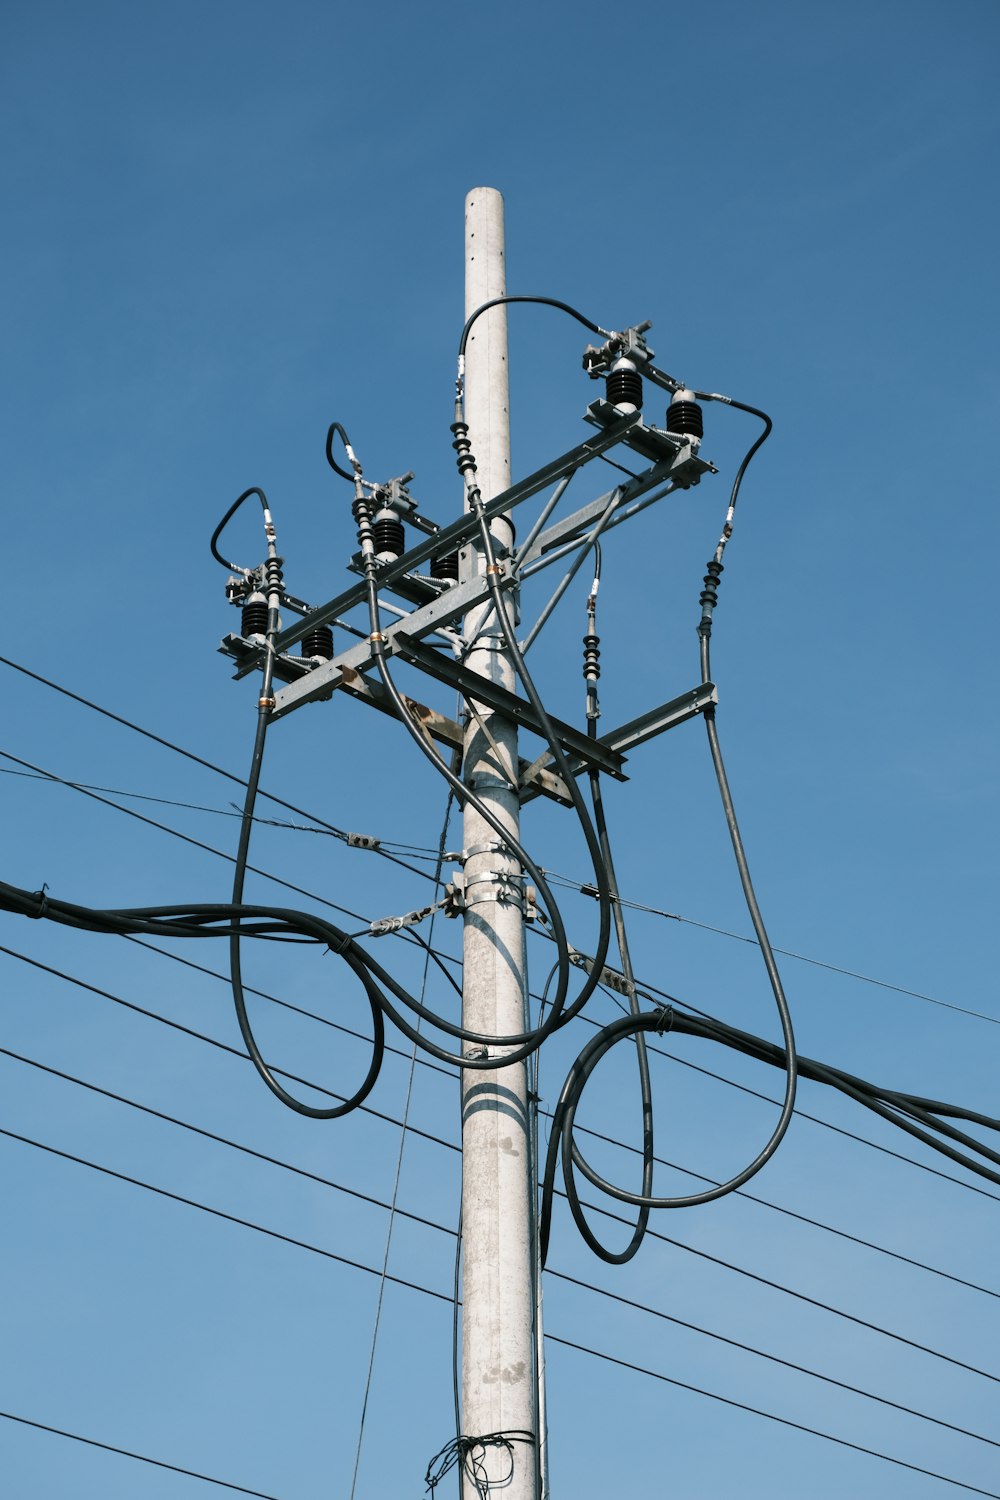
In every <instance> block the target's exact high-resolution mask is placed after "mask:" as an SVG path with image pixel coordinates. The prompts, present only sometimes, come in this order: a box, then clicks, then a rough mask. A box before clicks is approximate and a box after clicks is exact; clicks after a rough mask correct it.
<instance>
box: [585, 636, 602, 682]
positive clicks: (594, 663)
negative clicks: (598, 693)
mask: <svg viewBox="0 0 1000 1500" xmlns="http://www.w3.org/2000/svg"><path fill="white" fill-rule="evenodd" d="M600 657H601V637H600V636H599V635H593V634H592V633H591V632H589V631H588V633H587V634H586V635H585V636H584V638H583V676H584V681H585V682H596V681H597V679H598V678H599V677H600V675H601V661H600Z"/></svg>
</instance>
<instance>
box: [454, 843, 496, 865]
mask: <svg viewBox="0 0 1000 1500" xmlns="http://www.w3.org/2000/svg"><path fill="white" fill-rule="evenodd" d="M503 850H504V845H503V844H502V843H501V841H500V840H499V839H490V840H489V842H488V843H485V844H470V845H469V847H468V849H459V850H458V852H457V853H456V854H446V855H445V859H453V860H454V861H455V863H456V864H464V863H465V861H466V860H468V859H472V858H473V857H474V856H475V855H477V854H502V853H503Z"/></svg>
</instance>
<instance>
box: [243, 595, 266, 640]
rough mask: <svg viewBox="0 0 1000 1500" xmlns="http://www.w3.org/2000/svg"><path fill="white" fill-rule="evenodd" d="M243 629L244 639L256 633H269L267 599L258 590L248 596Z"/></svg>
mask: <svg viewBox="0 0 1000 1500" xmlns="http://www.w3.org/2000/svg"><path fill="white" fill-rule="evenodd" d="M241 629H242V633H243V638H244V640H249V639H250V637H251V636H254V635H266V634H267V600H266V599H265V598H264V595H263V594H261V593H259V592H258V591H257V590H255V591H254V592H253V593H252V594H250V595H248V596H247V600H246V603H245V604H244V606H243V623H242V626H241Z"/></svg>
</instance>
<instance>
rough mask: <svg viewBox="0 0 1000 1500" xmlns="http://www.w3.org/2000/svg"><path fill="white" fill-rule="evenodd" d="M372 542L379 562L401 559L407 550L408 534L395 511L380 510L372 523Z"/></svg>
mask: <svg viewBox="0 0 1000 1500" xmlns="http://www.w3.org/2000/svg"><path fill="white" fill-rule="evenodd" d="M372 542H373V543H374V546H375V556H376V557H377V558H378V560H379V562H391V561H392V560H393V559H394V558H397V557H401V556H402V554H403V552H404V550H405V548H406V532H405V530H404V529H403V523H402V521H401V520H400V519H399V517H398V516H397V514H396V512H395V511H394V510H389V509H388V507H386V509H385V510H380V511H379V513H378V515H377V516H376V517H375V519H374V521H373V522H372Z"/></svg>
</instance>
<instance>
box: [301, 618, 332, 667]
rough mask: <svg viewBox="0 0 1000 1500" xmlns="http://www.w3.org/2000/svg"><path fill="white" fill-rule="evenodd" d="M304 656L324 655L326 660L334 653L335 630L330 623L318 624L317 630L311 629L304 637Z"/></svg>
mask: <svg viewBox="0 0 1000 1500" xmlns="http://www.w3.org/2000/svg"><path fill="white" fill-rule="evenodd" d="M302 655H303V656H322V658H323V660H324V661H329V660H330V658H331V657H332V655H333V631H332V630H331V629H330V627H329V625H317V626H316V628H315V630H310V632H309V634H308V635H304V636H303V637H302Z"/></svg>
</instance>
